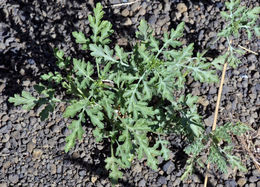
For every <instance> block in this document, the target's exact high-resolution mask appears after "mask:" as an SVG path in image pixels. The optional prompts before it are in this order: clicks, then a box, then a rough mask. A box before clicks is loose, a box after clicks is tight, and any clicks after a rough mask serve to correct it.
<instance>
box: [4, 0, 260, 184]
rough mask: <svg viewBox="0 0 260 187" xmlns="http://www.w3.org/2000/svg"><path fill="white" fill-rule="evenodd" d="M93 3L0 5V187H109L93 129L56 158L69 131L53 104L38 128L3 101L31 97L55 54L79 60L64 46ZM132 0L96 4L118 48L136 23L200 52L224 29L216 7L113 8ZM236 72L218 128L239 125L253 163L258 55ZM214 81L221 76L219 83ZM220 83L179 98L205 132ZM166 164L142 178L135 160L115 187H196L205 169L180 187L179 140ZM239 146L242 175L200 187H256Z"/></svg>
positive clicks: (193, 87)
mask: <svg viewBox="0 0 260 187" xmlns="http://www.w3.org/2000/svg"><path fill="white" fill-rule="evenodd" d="M97 2H98V1H94V0H89V1H83V0H75V1H73V0H57V1H47V0H34V1H30V2H29V1H28V0H19V1H14V0H1V1H0V169H1V172H0V187H5V186H33V187H34V186H111V185H110V182H109V179H108V172H107V171H106V170H105V168H104V165H105V163H104V160H105V158H106V157H107V155H108V154H109V150H108V147H107V146H106V145H105V144H97V143H96V142H95V139H94V138H93V135H92V129H91V128H86V127H84V128H85V130H86V133H85V135H84V139H83V141H82V142H80V143H78V144H77V145H76V147H75V148H74V150H73V151H70V153H68V154H66V153H65V152H64V145H65V137H66V136H67V135H68V133H69V131H68V130H67V124H68V123H69V122H70V121H69V120H67V119H63V118H62V112H63V111H64V110H65V107H66V106H64V105H62V104H60V105H59V106H58V107H57V108H56V110H55V112H54V113H53V114H52V115H51V116H50V118H49V119H48V120H47V121H45V122H41V121H40V119H39V117H38V114H39V111H30V112H26V111H24V110H22V109H21V107H14V106H13V105H11V104H10V103H8V102H7V100H8V98H9V97H10V96H13V95H14V94H15V93H21V91H22V90H23V89H25V90H29V91H31V92H32V86H33V85H35V84H36V83H38V82H39V76H40V75H41V74H42V73H44V72H49V71H53V70H55V57H54V55H53V48H59V49H62V50H64V51H65V53H66V54H67V55H70V56H74V57H78V58H80V57H83V56H84V55H85V54H84V51H80V50H79V48H78V46H77V45H76V44H75V42H74V39H73V38H72V35H71V33H72V31H82V32H84V33H85V34H86V35H89V34H88V33H89V30H90V29H89V26H88V20H87V16H88V14H89V13H91V12H92V10H93V7H94V4H95V3H97ZM128 2H133V1H130V0H104V1H102V4H103V6H104V7H105V9H104V10H105V12H106V13H105V19H108V20H109V21H111V22H112V24H113V29H114V30H115V32H114V34H113V41H114V43H117V44H119V45H121V46H124V47H125V48H129V46H128V44H129V43H131V42H133V41H134V39H133V38H134V36H135V30H136V28H137V26H138V25H139V23H140V20H141V19H146V20H147V21H148V23H149V24H150V25H151V26H152V27H153V28H154V29H155V33H156V35H157V36H158V37H162V33H163V32H166V31H169V30H170V29H171V28H175V27H176V25H177V24H178V23H180V22H181V21H184V22H185V24H186V27H185V35H184V37H183V38H184V39H183V43H187V44H188V43H192V42H194V43H195V49H196V50H197V51H201V50H202V49H205V48H207V47H208V46H209V43H210V42H211V41H212V40H214V37H215V36H216V32H217V31H219V30H220V29H221V27H222V25H223V20H222V18H221V16H220V11H222V10H224V0H161V1H160V0H154V1H151V0H144V1H138V2H136V3H133V4H131V5H127V6H126V5H120V6H113V5H114V4H118V3H128ZM242 3H243V4H244V5H246V6H247V7H250V8H252V7H255V6H259V3H258V2H257V0H251V1H246V0H244V1H242ZM245 36H246V35H242V36H241V37H240V38H239V39H238V41H237V42H238V43H239V44H240V45H241V46H243V47H246V48H248V49H251V50H253V51H255V52H259V46H260V40H259V38H256V37H254V38H253V39H252V41H248V40H247V39H246V37H245ZM224 49H226V43H225V41H219V42H218V43H217V44H215V45H214V46H211V48H210V50H209V52H208V56H209V57H212V58H214V57H216V56H217V55H218V54H220V53H221V52H222V51H223V50H224ZM241 61H242V63H241V64H240V65H239V67H238V68H237V69H235V70H234V69H231V68H229V69H228V70H227V74H226V79H225V85H224V89H223V95H222V100H221V107H220V112H219V119H218V125H222V124H224V123H226V122H228V121H242V122H244V123H246V124H248V125H250V126H251V127H252V128H253V129H254V131H252V132H251V133H248V134H247V136H246V137H244V138H245V141H246V143H247V146H248V148H249V149H250V150H251V152H252V153H253V155H254V156H255V158H256V159H257V161H258V162H259V161H260V158H259V151H260V128H259V125H260V62H259V55H254V54H252V53H247V54H246V55H244V56H243V57H241ZM219 75H220V74H219ZM217 91H218V84H201V83H198V82H195V81H193V80H192V79H190V80H189V85H188V87H187V89H186V92H191V93H193V94H194V95H197V96H199V97H200V102H199V108H200V113H201V115H202V116H203V119H205V120H204V122H205V124H206V126H207V127H208V128H209V129H210V126H211V125H212V122H213V114H214V110H215V103H216V99H217ZM169 141H170V142H171V145H170V146H171V150H172V151H173V153H172V155H171V160H170V161H167V162H165V161H162V159H161V158H159V160H160V168H159V171H153V170H151V169H149V168H148V167H147V166H146V164H145V160H142V161H135V162H134V163H133V165H132V167H131V169H129V170H126V171H125V176H124V178H123V179H122V180H120V186H140V187H142V186H143V187H144V186H164V187H166V186H169V187H171V186H194V187H195V186H203V181H204V175H205V170H203V169H201V168H200V169H197V170H196V171H195V173H194V174H193V175H192V176H191V177H190V179H189V180H187V181H185V182H182V181H181V180H180V176H181V175H182V173H183V171H184V166H185V162H186V159H187V157H186V155H185V154H184V152H183V151H182V150H183V141H182V139H181V138H180V137H175V136H170V137H169ZM242 147H243V146H241V144H238V145H237V146H236V150H234V152H235V153H236V154H238V155H240V156H241V157H242V158H243V161H244V163H245V165H246V166H247V168H248V173H241V172H239V171H237V170H229V172H228V173H227V174H220V173H219V172H217V171H216V170H215V169H214V168H211V173H210V175H209V184H208V186H218V187H221V186H232V187H233V186H250V187H256V186H260V179H259V177H260V173H259V171H258V170H257V169H256V167H255V164H254V163H253V161H252V159H251V158H250V156H249V154H248V152H247V151H246V150H245V149H243V148H242Z"/></svg>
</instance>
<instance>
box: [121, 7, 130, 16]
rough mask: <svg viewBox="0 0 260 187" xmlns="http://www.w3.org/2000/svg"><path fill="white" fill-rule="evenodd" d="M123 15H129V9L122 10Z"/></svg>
mask: <svg viewBox="0 0 260 187" xmlns="http://www.w3.org/2000/svg"><path fill="white" fill-rule="evenodd" d="M122 16H124V17H127V16H129V10H128V9H127V8H126V9H124V10H123V11H122Z"/></svg>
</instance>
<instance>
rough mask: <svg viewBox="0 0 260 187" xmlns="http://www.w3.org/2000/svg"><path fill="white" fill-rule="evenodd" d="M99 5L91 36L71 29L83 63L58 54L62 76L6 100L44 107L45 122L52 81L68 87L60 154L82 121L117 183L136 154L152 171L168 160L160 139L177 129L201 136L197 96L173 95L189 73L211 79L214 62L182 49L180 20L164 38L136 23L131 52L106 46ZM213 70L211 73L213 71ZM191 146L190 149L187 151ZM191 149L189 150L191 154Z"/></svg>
mask: <svg viewBox="0 0 260 187" xmlns="http://www.w3.org/2000/svg"><path fill="white" fill-rule="evenodd" d="M103 14H104V12H103V11H102V6H101V4H100V3H98V4H97V6H96V8H94V15H90V16H89V17H88V18H89V23H90V27H91V28H92V35H91V36H90V37H86V36H85V35H84V34H83V33H82V32H76V31H75V32H73V33H72V35H73V37H74V38H75V39H76V42H77V43H78V44H80V45H81V49H82V50H86V54H89V56H87V58H88V61H87V62H86V60H85V59H76V58H71V57H65V56H66V55H65V54H64V52H63V51H61V50H56V51H55V56H56V58H57V66H58V67H59V69H60V71H59V72H58V71H57V72H54V73H52V72H50V73H48V74H44V75H42V76H41V78H42V79H43V80H44V81H47V82H49V84H47V86H46V85H44V84H39V85H37V86H35V90H36V91H37V92H38V93H39V97H33V96H32V95H31V94H30V93H28V92H25V91H23V92H22V95H21V96H19V95H17V94H15V96H14V97H11V98H9V102H11V103H14V104H15V105H23V108H24V109H27V110H30V109H33V108H35V107H39V106H42V105H43V110H42V112H41V113H40V116H41V119H42V120H44V119H46V118H47V117H48V115H49V113H51V112H52V111H53V110H54V107H55V104H56V103H57V102H64V101H63V100H60V99H57V98H56V92H55V89H54V88H52V86H51V85H54V84H56V85H57V86H59V87H62V88H63V89H65V90H66V94H67V96H69V97H66V98H67V99H68V98H69V101H67V102H68V107H67V108H66V110H65V112H64V114H63V116H64V117H66V118H72V119H73V121H72V123H71V124H70V125H69V126H68V128H69V129H70V130H71V133H70V135H69V136H68V137H67V138H66V146H65V151H66V152H68V151H69V150H71V149H72V148H73V147H74V145H75V143H76V141H77V139H82V137H83V134H84V130H83V125H84V124H86V121H87V119H89V120H90V121H91V123H92V124H93V126H94V127H95V129H94V131H93V134H94V136H95V138H96V141H107V142H110V144H111V146H110V147H111V154H110V156H108V157H107V158H106V160H105V162H106V166H105V167H106V169H108V170H109V171H110V174H109V176H110V178H111V179H112V182H113V183H116V182H117V180H118V179H119V178H122V175H123V173H122V171H121V170H122V169H124V168H130V166H131V163H132V161H133V159H134V158H135V157H137V158H138V159H142V158H143V157H145V158H146V159H147V165H148V166H150V167H151V168H152V169H154V170H157V168H158V161H157V157H158V156H162V157H163V158H164V159H165V160H167V159H169V153H170V150H169V149H168V144H169V142H168V141H166V135H167V133H169V132H178V133H182V134H184V135H186V136H187V137H188V138H189V140H190V141H195V140H196V141H197V139H198V138H200V137H201V136H203V134H204V127H203V123H202V121H201V117H200V116H199V115H198V114H197V107H196V101H197V97H196V96H192V95H191V94H188V95H182V96H180V97H176V96H175V94H174V93H175V92H176V91H178V90H181V89H183V88H184V87H185V81H186V76H187V75H188V74H189V75H191V76H192V77H193V78H194V79H195V80H197V81H200V82H216V81H217V80H218V77H217V75H216V74H215V70H214V69H216V68H219V67H220V65H221V64H219V63H218V62H217V61H216V62H214V63H209V62H207V61H206V58H205V57H204V56H203V54H201V53H197V54H196V55H194V53H193V44H189V45H188V46H183V44H182V42H180V41H179V39H180V38H181V37H182V36H183V30H184V23H180V24H179V25H178V26H177V28H176V29H172V30H171V31H170V33H165V34H164V36H163V39H162V40H159V39H157V38H155V37H154V35H153V31H152V30H151V29H150V27H149V26H148V24H147V22H146V21H144V20H142V21H141V22H140V26H139V27H138V30H137V32H136V38H137V39H138V41H137V42H136V43H135V44H134V45H133V50H132V51H125V50H124V49H123V48H122V47H120V46H118V45H115V47H112V48H111V47H110V46H111V44H110V39H109V36H110V35H111V34H112V33H113V30H112V25H111V23H110V22H108V21H104V20H102V17H103ZM211 67H212V68H211ZM192 149H193V147H192V146H191V147H190V148H189V150H192ZM193 151H194V150H193Z"/></svg>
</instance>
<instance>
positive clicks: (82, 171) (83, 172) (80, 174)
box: [79, 170, 87, 177]
mask: <svg viewBox="0 0 260 187" xmlns="http://www.w3.org/2000/svg"><path fill="white" fill-rule="evenodd" d="M86 174H87V172H86V170H81V171H79V176H82V177H84V176H86Z"/></svg>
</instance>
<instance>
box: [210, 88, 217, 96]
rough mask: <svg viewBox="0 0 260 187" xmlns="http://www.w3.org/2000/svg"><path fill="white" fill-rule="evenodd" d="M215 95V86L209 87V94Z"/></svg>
mask: <svg viewBox="0 0 260 187" xmlns="http://www.w3.org/2000/svg"><path fill="white" fill-rule="evenodd" d="M216 93H217V88H216V87H215V86H211V87H210V89H209V94H211V95H213V94H216Z"/></svg>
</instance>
